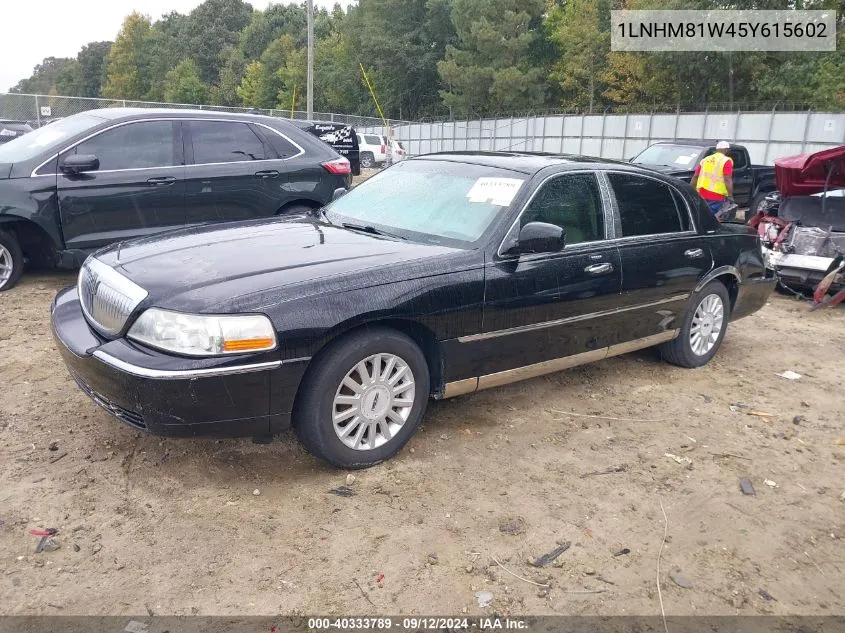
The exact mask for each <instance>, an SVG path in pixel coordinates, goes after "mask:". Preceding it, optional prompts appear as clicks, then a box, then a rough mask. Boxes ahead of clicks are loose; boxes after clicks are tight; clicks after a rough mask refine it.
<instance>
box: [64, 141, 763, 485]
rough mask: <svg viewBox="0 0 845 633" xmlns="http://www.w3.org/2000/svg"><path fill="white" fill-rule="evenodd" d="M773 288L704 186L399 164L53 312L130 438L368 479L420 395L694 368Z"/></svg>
mask: <svg viewBox="0 0 845 633" xmlns="http://www.w3.org/2000/svg"><path fill="white" fill-rule="evenodd" d="M773 287H774V279H773V278H771V276H767V275H766V271H765V267H764V265H763V260H762V256H761V252H760V246H759V240H758V238H757V236H756V235H755V233H754V231H753V230H751V229H750V228H749V227H747V226H744V225H719V224H718V223H717V222H716V220H715V219H713V216H712V215H711V213H710V210H709V209H708V207H707V206H706V205H705V204H704V202H703V201H702V200H701V199H700V198H699V197H698V196H697V195H695V193H694V192H693V190H692V188H691V187H690V186H689V185H687V184H684V183H682V182H679V181H678V180H676V179H673V178H670V177H667V176H662V175H660V174H657V173H655V172H653V171H649V170H645V169H640V168H638V167H634V166H632V165H624V164H620V163H608V162H604V161H601V160H599V159H589V158H586V157H582V156H572V157H563V156H551V155H535V154H517V153H508V154H505V153H450V154H434V155H428V156H423V157H419V158H412V159H409V160H404V161H402V162H400V163H398V164H397V165H394V166H393V167H390V168H388V169H386V170H385V171H383V172H382V173H380V174H378V175H376V176H374V177H373V178H371V179H369V180H367V181H366V182H364V183H362V184H360V185H358V186H357V187H355V188H354V189H352V190H351V191H350V192H349V193H347V194H345V195H343V196H341V197H338V198H336V199H335V200H334V201H333V202H332V203H331V204H329V205H328V206H327V207H326V208H325V209H323V210H322V211H321V213H320V214H319V215H318V216H312V217H311V218H300V219H294V218H272V219H262V220H255V221H251V222H240V223H229V224H222V225H212V226H203V227H194V228H189V229H184V230H181V231H176V232H170V233H166V234H164V235H162V236H156V237H149V238H146V239H142V240H135V241H127V242H122V243H119V244H116V245H113V246H111V247H108V248H105V249H102V250H100V251H98V252H97V253H95V254H94V255H92V256H91V257H89V258H88V259H87V260H86V262H85V265H84V266H83V267H82V270H81V272H80V274H79V282H78V284H77V285H76V286H74V287H71V288H67V289H65V290H63V291H62V292H60V293H59V294H58V296H57V297H56V299H55V301H54V303H53V307H52V325H53V332H54V335H55V337H56V340H57V348H58V350H59V352H60V353H61V355H62V357H63V359H64V361H65V363H66V364H67V366H68V368H69V370H70V373H71V375H72V376H73V377H74V379H76V381H77V383H78V384H79V386H80V388H81V389H82V390H83V391H84V392H85V393H86V394H88V395H89V396H90V397H91V398H92V399H93V400H94V401H95V402H96V403H97V404H99V405H100V406H102V407H103V408H105V409H106V410H107V411H108V412H109V413H111V414H112V415H114V416H116V417H118V418H119V419H120V420H122V421H123V422H125V423H126V424H128V425H130V426H131V427H133V428H135V429H141V430H145V431H148V432H152V433H157V434H161V435H189V436H190V435H229V436H232V435H252V436H268V435H272V434H275V433H278V432H279V431H281V430H282V429H284V428H285V427H288V426H290V425H293V427H294V429H295V430H296V432H297V434H298V435H299V437H300V439H301V440H302V442H303V444H305V446H306V447H307V448H308V449H309V450H310V451H311V452H312V453H313V454H315V455H317V456H319V457H321V458H323V459H325V460H326V461H328V462H330V463H332V464H334V465H336V466H340V467H345V468H362V467H365V466H370V465H372V464H376V463H378V462H380V461H382V460H384V459H387V458H389V457H390V456H392V455H394V454H395V453H396V452H397V451H398V450H399V449H401V447H402V446H403V445H404V444H405V443H406V442H407V441H408V439H409V438H410V437H411V435H412V434H413V432H414V430H415V429H416V428H417V426H418V425H419V424H420V422H421V420H422V418H423V415H424V413H425V410H426V406H427V402H428V400H429V398H430V397H433V398H451V397H453V396H460V395H464V394H470V393H473V392H475V391H479V390H482V389H487V388H493V387H498V386H500V385H505V384H508V383H512V382H516V381H518V380H524V379H527V378H532V377H535V376H541V375H544V374H548V373H551V372H555V371H560V370H562V369H567V368H570V367H574V366H576V365H581V364H584V363H589V362H593V361H598V360H602V359H604V358H608V357H611V356H615V355H619V354H625V353H627V352H631V351H634V350H638V349H644V348H647V347H652V346H659V349H660V352H661V354H662V356H663V358H664V359H666V360H667V361H669V362H671V363H673V364H675V365H679V366H681V367H700V366H702V365H704V364H706V363H707V362H709V361H710V359H711V358H713V356H714V355H715V354H716V353H717V351H718V349H719V346H720V345H721V343H722V341H723V339H724V336H725V332H726V331H727V329H728V325H729V323H731V322H733V321H734V320H736V319H739V318H742V317H744V316H746V315H749V314H751V313H753V312H755V311H757V310H759V309H760V308H761V307H762V306H763V305H764V304H765V303H766V300H767V299H768V297H769V294H770V293H771V291H772V289H773Z"/></svg>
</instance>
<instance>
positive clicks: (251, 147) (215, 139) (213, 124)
mask: <svg viewBox="0 0 845 633" xmlns="http://www.w3.org/2000/svg"><path fill="white" fill-rule="evenodd" d="M191 138H192V139H193V146H194V164H196V165H202V164H206V163H235V162H239V161H245V160H264V159H265V158H266V155H265V153H264V144H263V143H262V142H261V139H260V138H258V136H257V135H256V134H255V132H253V131H252V130H251V129H250V127H249V126H248V125H247V124H246V123H237V122H229V121H191Z"/></svg>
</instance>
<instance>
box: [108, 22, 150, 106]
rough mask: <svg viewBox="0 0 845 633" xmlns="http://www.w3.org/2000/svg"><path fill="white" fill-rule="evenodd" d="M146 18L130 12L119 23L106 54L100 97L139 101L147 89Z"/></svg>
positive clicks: (148, 30)
mask: <svg viewBox="0 0 845 633" xmlns="http://www.w3.org/2000/svg"><path fill="white" fill-rule="evenodd" d="M150 28H151V27H150V19H149V18H148V17H147V16H144V15H141V14H140V13H138V12H137V11H133V12H132V13H130V14H129V15H128V16H126V19H125V20H124V21H123V26H122V27H121V29H120V32H119V33H118V34H117V38H116V39H115V41H114V45H113V46H112V47H111V50H110V51H109V57H108V63H107V65H106V81H105V84H104V85H103V91H102V92H103V96H104V97H108V98H111V99H142V98H143V97H144V96H145V95H146V94H147V91H148V90H149V88H150V79H149V76H148V74H147V72H146V70H147V50H148V48H147V43H148V37H149V34H150Z"/></svg>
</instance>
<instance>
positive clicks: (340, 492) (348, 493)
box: [329, 486, 355, 497]
mask: <svg viewBox="0 0 845 633" xmlns="http://www.w3.org/2000/svg"><path fill="white" fill-rule="evenodd" d="M329 494H333V495H337V496H338V497H354V496H355V491H354V490H352V488H350V487H349V486H338V487H337V488H332V489H331V490H329Z"/></svg>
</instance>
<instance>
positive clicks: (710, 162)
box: [695, 152, 733, 196]
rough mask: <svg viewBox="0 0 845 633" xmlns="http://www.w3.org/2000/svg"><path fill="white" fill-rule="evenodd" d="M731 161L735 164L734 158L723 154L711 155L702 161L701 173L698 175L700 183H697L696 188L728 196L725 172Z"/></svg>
mask: <svg viewBox="0 0 845 633" xmlns="http://www.w3.org/2000/svg"><path fill="white" fill-rule="evenodd" d="M729 161H730V162H731V163H733V159H732V158H730V157H728V156H725V155H724V154H722V153H721V152H716V153H715V154H710V156H708V157H707V158H705V159H704V160H703V161H701V163H700V165H701V173H699V174H698V181H697V182H696V183H695V188H696V189H706V190H707V191H712V192H713V193H718V194H719V195H722V196H727V195H728V187H727V185H726V184H725V174H724V171H723V170H724V169H725V165H727V164H728V162H729Z"/></svg>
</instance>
